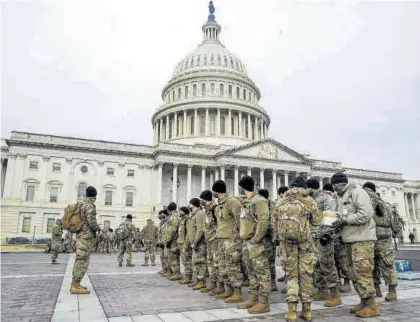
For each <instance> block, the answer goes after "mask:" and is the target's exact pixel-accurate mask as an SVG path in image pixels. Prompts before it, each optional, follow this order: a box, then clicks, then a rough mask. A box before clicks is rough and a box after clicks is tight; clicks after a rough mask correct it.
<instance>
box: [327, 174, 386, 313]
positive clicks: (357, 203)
mask: <svg viewBox="0 0 420 322" xmlns="http://www.w3.org/2000/svg"><path fill="white" fill-rule="evenodd" d="M331 184H332V186H333V189H334V191H336V192H337V195H338V214H337V217H338V219H337V221H336V222H335V223H334V226H335V227H341V226H342V227H343V231H342V239H343V242H344V244H345V248H346V255H347V256H346V260H347V266H348V269H349V274H350V278H351V280H352V282H353V285H354V288H355V289H356V291H357V293H358V294H359V296H360V304H358V305H356V306H353V307H352V308H351V310H350V312H352V313H356V315H357V316H358V317H362V318H367V317H374V316H378V315H380V312H379V308H378V306H377V304H376V301H375V295H376V292H375V286H374V283H373V277H372V271H373V267H374V245H375V240H376V228H375V220H374V219H373V215H374V212H373V208H372V202H371V201H370V198H369V195H368V194H367V192H366V191H365V190H363V189H361V188H358V187H356V186H355V185H353V184H349V183H348V179H347V176H346V175H345V174H344V173H343V172H337V173H336V174H334V175H333V176H332V177H331Z"/></svg>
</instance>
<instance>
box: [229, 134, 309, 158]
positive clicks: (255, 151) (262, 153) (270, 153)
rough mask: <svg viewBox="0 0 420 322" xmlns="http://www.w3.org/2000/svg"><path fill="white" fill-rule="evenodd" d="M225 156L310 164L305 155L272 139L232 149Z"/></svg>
mask: <svg viewBox="0 0 420 322" xmlns="http://www.w3.org/2000/svg"><path fill="white" fill-rule="evenodd" d="M223 154H224V155H225V156H228V155H231V156H237V157H248V158H257V159H265V160H271V161H289V162H299V163H302V162H309V160H308V159H307V158H305V157H304V156H303V155H301V154H299V153H297V152H295V151H293V150H292V149H289V148H288V147H286V146H284V145H283V144H281V143H279V142H277V141H274V140H272V139H267V140H262V141H259V142H253V143H250V144H247V145H243V146H240V147H237V148H235V149H231V150H228V151H226V152H225V153H223Z"/></svg>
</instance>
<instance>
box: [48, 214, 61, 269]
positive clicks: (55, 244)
mask: <svg viewBox="0 0 420 322" xmlns="http://www.w3.org/2000/svg"><path fill="white" fill-rule="evenodd" d="M62 235H63V225H62V223H61V219H57V220H56V221H55V225H54V227H53V232H52V236H51V250H52V258H51V264H60V262H58V261H57V257H58V251H59V249H60V244H61V236H62Z"/></svg>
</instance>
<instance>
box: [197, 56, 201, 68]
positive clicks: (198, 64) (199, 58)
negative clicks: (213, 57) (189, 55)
mask: <svg viewBox="0 0 420 322" xmlns="http://www.w3.org/2000/svg"><path fill="white" fill-rule="evenodd" d="M200 60H201V57H200V56H198V57H197V66H200Z"/></svg>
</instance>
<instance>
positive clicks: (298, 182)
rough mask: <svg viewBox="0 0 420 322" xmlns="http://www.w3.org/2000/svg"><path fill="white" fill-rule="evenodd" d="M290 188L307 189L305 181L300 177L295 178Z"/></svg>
mask: <svg viewBox="0 0 420 322" xmlns="http://www.w3.org/2000/svg"><path fill="white" fill-rule="evenodd" d="M290 186H291V187H294V188H307V185H306V180H305V178H303V177H301V176H299V177H297V178H295V180H293V182H292V183H291V185H290Z"/></svg>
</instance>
